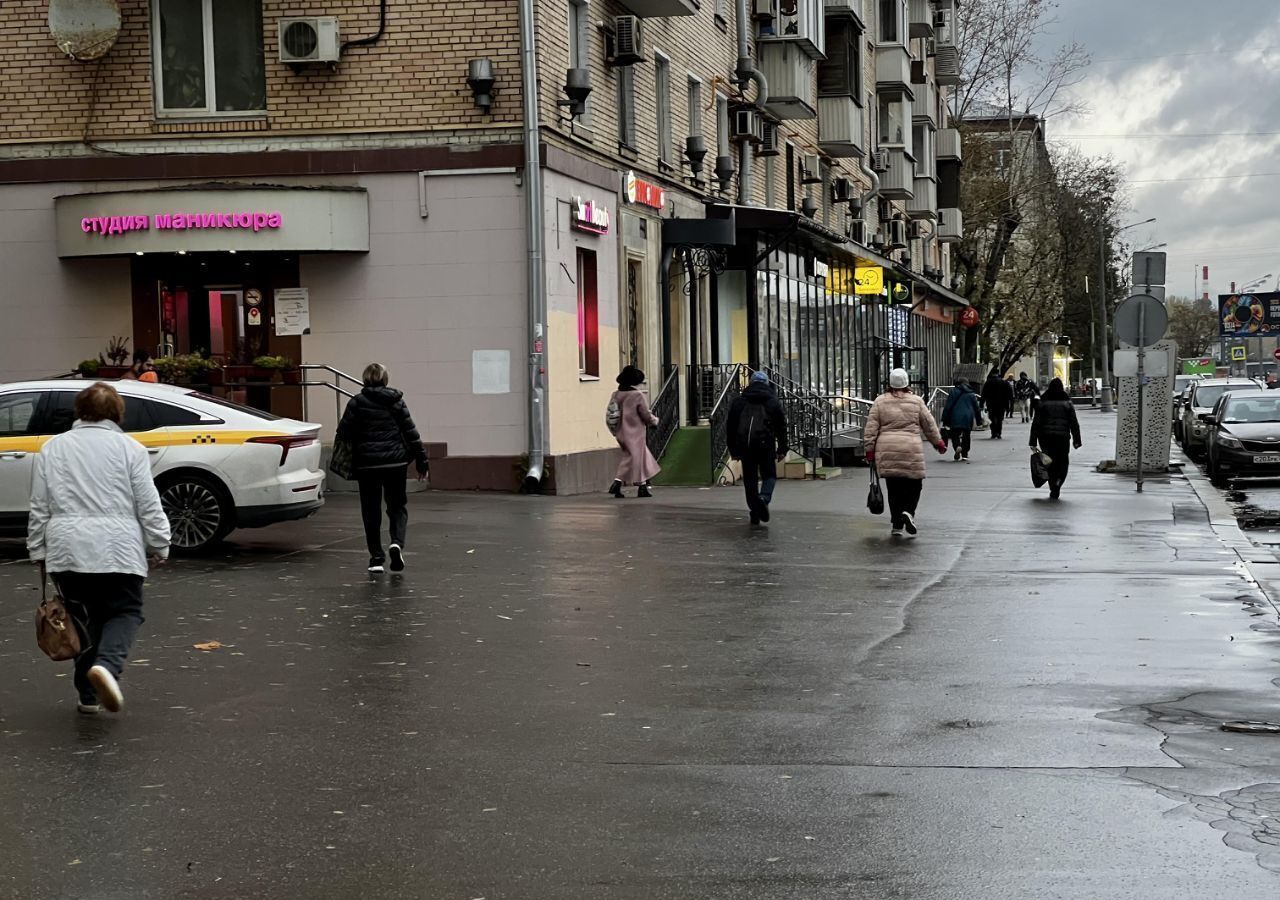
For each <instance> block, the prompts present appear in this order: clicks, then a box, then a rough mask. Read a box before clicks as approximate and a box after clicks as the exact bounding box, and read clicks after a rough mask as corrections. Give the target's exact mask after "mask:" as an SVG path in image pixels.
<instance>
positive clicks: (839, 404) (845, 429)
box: [820, 394, 871, 439]
mask: <svg viewBox="0 0 1280 900" xmlns="http://www.w3.org/2000/svg"><path fill="white" fill-rule="evenodd" d="M820 399H822V400H825V401H826V402H827V403H829V404H831V412H832V421H831V437H832V438H833V439H834V438H835V437H836V436H837V435H850V434H855V433H856V434H857V435H858V436H859V437H861V436H862V432H863V431H865V430H866V427H867V417H868V416H870V415H871V401H870V400H865V399H863V398H862V397H850V396H848V395H846V394H824V395H823V396H822V397H821V398H820Z"/></svg>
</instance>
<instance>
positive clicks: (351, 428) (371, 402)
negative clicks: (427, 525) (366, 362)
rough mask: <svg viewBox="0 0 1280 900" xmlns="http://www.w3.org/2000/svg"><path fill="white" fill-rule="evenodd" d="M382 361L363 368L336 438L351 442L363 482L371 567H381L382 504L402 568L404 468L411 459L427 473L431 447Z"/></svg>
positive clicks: (395, 566)
mask: <svg viewBox="0 0 1280 900" xmlns="http://www.w3.org/2000/svg"><path fill="white" fill-rule="evenodd" d="M388 380H389V376H388V374H387V370H386V368H385V367H384V366H382V365H380V364H378V363H374V364H372V365H371V366H369V367H368V368H367V369H365V370H364V388H363V389H362V390H361V391H360V393H358V394H356V395H355V396H354V397H352V398H351V400H350V401H349V402H348V403H347V410H346V412H344V413H343V414H342V421H341V422H339V423H338V433H337V440H338V441H346V442H348V443H350V445H351V453H352V458H353V462H354V463H355V471H356V481H357V482H358V483H359V485H360V512H361V515H362V518H363V519H364V535H365V540H366V542H367V543H368V545H369V571H370V572H372V573H375V574H378V573H381V572H382V571H383V563H384V562H385V557H384V556H383V552H382V503H383V500H384V498H385V500H386V504H387V518H388V519H390V522H391V569H392V571H395V572H398V571H400V570H401V569H403V568H404V542H405V533H406V531H407V530H408V525H409V498H408V491H407V485H406V483H405V482H406V475H407V473H406V471H405V470H406V468H407V467H408V465H409V463H410V462H412V463H414V465H415V466H416V468H417V470H418V480H419V481H421V480H422V479H423V478H425V477H426V475H427V451H426V448H425V447H423V445H422V438H421V436H420V435H419V434H418V428H417V426H416V425H414V424H413V417H412V416H411V415H409V407H407V406H406V405H405V402H404V394H403V393H401V392H400V391H397V390H396V389H395V388H392V387H388V386H387V382H388Z"/></svg>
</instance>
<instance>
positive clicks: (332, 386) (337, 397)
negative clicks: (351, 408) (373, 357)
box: [298, 363, 364, 421]
mask: <svg viewBox="0 0 1280 900" xmlns="http://www.w3.org/2000/svg"><path fill="white" fill-rule="evenodd" d="M298 368H299V369H301V370H302V371H303V372H328V373H329V374H331V375H333V376H334V377H333V380H332V381H305V380H304V381H303V382H302V383H301V387H303V388H310V387H326V388H328V389H329V390H331V391H333V409H334V416H335V421H341V420H342V400H343V398H344V397H345V398H347V399H348V400H350V399H351V398H352V397H354V396H355V393H354V392H352V391H349V390H347V389H346V388H344V387H343V386H342V382H343V380H344V379H345V380H347V381H349V382H351V383H352V384H354V385H357V386H359V387H364V382H363V381H361V380H360V379H359V378H356V377H355V376H353V375H348V374H347V373H346V372H344V371H342V370H341V369H337V368H334V367H333V366H330V365H328V364H326V363H303V364H302V365H300V366H298ZM307 395H308V392H307V391H306V390H304V391H303V392H302V418H304V419H310V418H311V412H310V404H309V403H308V400H307Z"/></svg>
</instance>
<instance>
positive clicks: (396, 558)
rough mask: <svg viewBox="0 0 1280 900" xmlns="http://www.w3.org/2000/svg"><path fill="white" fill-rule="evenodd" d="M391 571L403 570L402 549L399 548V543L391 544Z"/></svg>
mask: <svg viewBox="0 0 1280 900" xmlns="http://www.w3.org/2000/svg"><path fill="white" fill-rule="evenodd" d="M391 571H392V572H403V571H404V551H402V550H401V549H400V545H399V544H392V545H391Z"/></svg>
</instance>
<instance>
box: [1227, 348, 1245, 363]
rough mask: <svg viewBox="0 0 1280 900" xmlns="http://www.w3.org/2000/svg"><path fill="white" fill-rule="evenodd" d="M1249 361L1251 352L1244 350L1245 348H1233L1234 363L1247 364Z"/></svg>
mask: <svg viewBox="0 0 1280 900" xmlns="http://www.w3.org/2000/svg"><path fill="white" fill-rule="evenodd" d="M1248 359H1249V351H1248V350H1247V349H1246V348H1244V347H1232V348H1231V361H1232V362H1247V361H1248Z"/></svg>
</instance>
